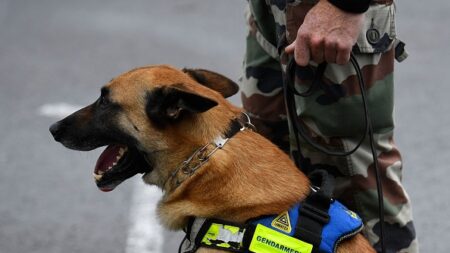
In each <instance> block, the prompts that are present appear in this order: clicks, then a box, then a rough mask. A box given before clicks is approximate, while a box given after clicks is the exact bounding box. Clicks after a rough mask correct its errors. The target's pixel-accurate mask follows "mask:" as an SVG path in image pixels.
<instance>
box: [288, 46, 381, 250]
mask: <svg viewBox="0 0 450 253" xmlns="http://www.w3.org/2000/svg"><path fill="white" fill-rule="evenodd" d="M350 62H351V63H352V65H353V68H354V69H355V71H356V76H357V78H358V83H359V88H360V91H361V99H362V104H363V110H364V122H365V127H364V134H363V135H362V136H361V138H360V140H359V141H358V143H357V144H356V145H355V147H354V148H352V149H351V150H350V151H336V150H330V149H328V148H326V147H324V146H322V145H320V144H318V143H317V142H315V141H314V140H313V139H312V138H311V137H310V136H309V134H307V132H306V131H305V129H304V127H303V126H302V125H301V124H300V122H299V121H298V120H297V119H296V117H297V113H296V106H295V95H297V96H301V97H308V96H311V95H312V93H313V92H314V91H315V89H317V88H321V87H323V86H324V85H326V84H324V83H323V82H322V77H323V74H324V72H325V69H326V67H327V64H326V63H321V64H319V66H318V67H317V70H316V74H315V75H314V79H313V81H312V83H311V85H310V86H309V87H308V89H307V90H306V91H304V92H299V91H297V89H296V88H295V70H296V67H297V64H296V62H295V59H294V57H291V59H290V61H289V63H288V65H287V69H286V75H285V77H284V82H283V86H284V87H283V88H284V97H285V101H286V107H287V111H288V116H289V119H290V122H291V125H292V128H293V130H294V135H295V141H296V145H297V150H298V155H297V156H294V159H295V160H296V163H297V165H302V164H305V161H306V159H305V157H304V156H303V154H302V152H301V148H300V139H299V135H300V136H301V137H302V138H303V139H304V140H305V141H306V142H307V143H308V144H310V145H311V146H312V147H314V148H315V149H317V150H319V151H321V152H323V153H325V154H327V155H331V156H348V155H351V154H353V153H354V152H355V151H356V150H357V149H358V148H359V147H360V146H361V144H362V143H363V141H364V140H365V138H366V136H367V135H369V142H370V148H371V151H372V157H373V162H374V170H375V177H376V184H377V195H378V216H379V219H380V242H381V252H382V253H385V252H386V249H385V243H384V234H385V233H384V232H385V228H384V202H383V188H382V185H381V176H380V172H379V167H378V159H377V154H376V151H375V142H374V136H373V135H374V133H373V126H372V122H371V119H370V115H369V110H368V103H367V95H366V89H365V86H366V85H365V82H364V78H363V75H362V73H361V68H360V66H359V64H358V61H357V60H356V58H355V56H354V55H353V53H352V54H351V55H350ZM300 167H301V166H300Z"/></svg>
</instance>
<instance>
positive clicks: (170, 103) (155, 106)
mask: <svg viewBox="0 0 450 253" xmlns="http://www.w3.org/2000/svg"><path fill="white" fill-rule="evenodd" d="M216 105H217V102H216V101H214V100H212V99H210V98H207V97H204V96H201V95H198V94H195V93H192V92H189V91H185V90H183V89H182V88H178V87H161V88H156V89H155V90H153V91H151V92H149V93H148V94H147V97H146V108H145V111H146V113H147V116H148V117H149V118H150V119H151V120H153V121H154V122H160V123H163V122H167V121H174V120H177V119H180V118H181V117H183V116H184V115H187V114H189V113H190V114H192V113H202V112H205V111H207V110H209V109H211V108H212V107H214V106H216Z"/></svg>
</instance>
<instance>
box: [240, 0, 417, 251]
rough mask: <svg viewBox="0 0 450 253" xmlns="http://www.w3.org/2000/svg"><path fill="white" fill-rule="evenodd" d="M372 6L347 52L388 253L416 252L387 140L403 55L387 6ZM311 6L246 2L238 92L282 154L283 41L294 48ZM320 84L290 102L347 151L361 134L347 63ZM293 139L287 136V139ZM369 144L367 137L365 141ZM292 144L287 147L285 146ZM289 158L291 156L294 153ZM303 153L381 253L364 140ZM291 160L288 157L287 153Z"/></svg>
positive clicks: (321, 137)
mask: <svg viewBox="0 0 450 253" xmlns="http://www.w3.org/2000/svg"><path fill="white" fill-rule="evenodd" d="M380 1H381V0H378V1H375V2H378V3H375V4H373V5H372V6H371V7H370V9H369V10H368V12H367V13H366V21H365V25H364V27H363V30H362V31H361V35H360V36H359V38H358V43H357V45H356V46H355V48H354V50H353V52H354V53H355V55H356V57H357V60H358V62H359V64H360V65H361V68H362V73H363V75H364V79H365V82H366V87H367V96H368V103H369V110H370V115H371V118H372V121H373V126H374V132H375V141H376V144H375V146H376V149H377V153H378V162H379V167H380V173H381V178H382V185H383V191H384V207H385V210H384V214H385V220H386V223H385V228H386V238H385V242H386V248H387V252H409V253H413V252H418V245H417V240H416V238H415V231H414V225H413V221H412V214H411V205H410V202H409V198H408V195H407V193H406V192H405V190H404V188H403V186H402V183H401V179H402V160H401V156H400V153H399V151H398V149H397V147H396V146H395V144H394V140H393V130H394V123H393V88H394V86H393V84H394V83H393V81H394V80H393V72H394V58H396V59H397V60H399V61H401V60H403V59H404V58H405V55H406V53H405V52H404V51H403V46H402V43H400V42H399V41H398V40H397V39H396V34H395V33H396V32H395V23H394V14H395V6H394V5H393V4H392V2H389V1H386V0H383V2H380ZM314 2H315V1H314V0H295V1H294V0H287V3H286V0H249V9H248V12H247V20H248V27H249V33H248V36H247V52H246V56H245V61H244V71H245V73H244V76H243V78H242V83H241V90H242V101H243V106H244V108H245V109H246V110H247V111H248V112H249V114H250V115H251V117H252V118H253V121H254V123H255V125H256V126H257V128H258V131H259V132H260V133H262V134H263V135H265V136H266V137H267V138H269V139H270V140H272V141H273V142H274V143H276V144H277V145H278V146H280V148H282V149H283V150H285V151H286V152H288V150H290V151H291V152H292V151H293V149H295V147H294V146H295V145H292V144H293V143H295V139H294V136H293V135H292V131H289V127H288V123H287V116H286V109H285V104H284V98H283V91H282V72H283V71H284V70H285V67H286V61H287V60H286V58H287V56H286V55H285V54H284V53H282V54H281V55H280V54H279V52H283V51H282V50H279V48H281V42H282V41H283V38H287V42H289V43H290V42H292V41H293V40H294V39H295V37H296V32H297V30H298V27H299V26H300V25H301V22H302V21H303V19H304V16H305V15H306V13H307V12H308V10H309V9H310V8H311V7H312V6H314ZM314 73H315V68H314V67H312V66H310V67H307V68H297V71H296V86H297V87H298V88H299V89H302V88H304V89H306V88H307V87H308V85H309V84H310V83H311V80H312V78H313V77H314ZM322 82H323V83H324V84H325V85H324V88H321V89H317V90H315V91H314V93H313V94H312V95H311V96H310V97H307V98H300V97H297V98H296V105H297V113H298V116H299V117H298V120H300V121H301V123H303V125H305V126H307V127H308V130H309V132H310V135H311V136H312V137H313V138H314V139H315V140H316V141H317V142H319V143H321V144H322V145H324V144H325V145H328V146H329V147H330V146H331V147H334V148H338V149H340V150H346V151H348V150H350V149H352V147H353V146H354V145H355V144H356V143H357V141H358V140H359V138H360V136H361V134H362V133H363V132H364V121H363V119H364V118H363V117H364V114H363V110H362V104H361V96H360V90H359V86H358V82H357V79H356V77H355V71H354V69H353V67H352V66H351V65H350V64H348V65H345V66H339V65H335V64H329V65H328V66H327V69H326V71H325V74H324V77H323V80H322ZM289 133H291V134H289ZM366 139H368V138H366ZM289 143H291V144H289ZM293 153H295V152H293ZM302 153H303V154H304V155H305V156H306V157H307V158H309V159H310V160H311V163H312V164H313V165H314V166H320V167H322V168H326V169H327V170H328V171H330V172H331V173H332V174H334V175H335V176H337V181H336V189H335V197H336V198H338V199H339V200H341V201H342V202H343V203H345V204H346V205H347V206H348V207H349V208H351V209H353V210H356V211H357V212H358V213H359V214H360V215H361V217H362V218H363V220H364V223H365V230H364V233H365V235H366V237H367V238H368V239H369V240H370V241H371V243H372V244H373V245H374V246H375V247H376V248H377V249H380V243H379V220H378V202H377V191H376V182H375V175H374V171H373V162H372V154H371V150H370V145H369V143H368V141H365V142H364V143H363V145H362V146H361V147H360V148H359V149H358V150H357V151H356V152H355V153H353V154H352V155H350V156H347V157H330V156H327V155H325V154H323V153H320V152H318V151H316V150H315V149H313V148H312V147H310V146H309V145H307V144H306V143H302ZM291 154H292V153H291Z"/></svg>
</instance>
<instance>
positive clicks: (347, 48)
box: [336, 42, 352, 65]
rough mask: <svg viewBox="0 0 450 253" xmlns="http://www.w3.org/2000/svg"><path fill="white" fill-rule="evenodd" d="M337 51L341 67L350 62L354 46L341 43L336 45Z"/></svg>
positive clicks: (338, 62) (337, 60)
mask: <svg viewBox="0 0 450 253" xmlns="http://www.w3.org/2000/svg"><path fill="white" fill-rule="evenodd" d="M336 49H337V55H336V63H337V64H340V65H344V64H347V63H348V62H349V61H350V52H351V51H352V45H350V44H348V43H343V42H340V43H338V44H337V45H336Z"/></svg>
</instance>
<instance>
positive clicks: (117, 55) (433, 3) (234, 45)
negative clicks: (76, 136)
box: [0, 0, 450, 253]
mask: <svg viewBox="0 0 450 253" xmlns="http://www.w3.org/2000/svg"><path fill="white" fill-rule="evenodd" d="M244 8H245V1H244V0H227V1H206V0H171V1H163V0H158V1H157V0H145V1H144V0H128V1H119V0H109V1H92V0H77V1H70V0H34V1H31V0H28V1H27V0H0V253H24V252H27V253H31V252H42V253H44V252H45V253H53V252H96V253H103V252H105V253H115V252H126V253H132V252H142V253H148V252H151V253H159V252H176V249H177V248H178V244H179V242H180V240H181V235H180V234H179V233H172V232H168V231H165V230H162V229H161V228H160V227H159V226H158V225H156V224H157V221H156V220H155V217H154V213H153V209H154V206H155V204H156V201H157V199H158V196H159V194H160V193H159V192H158V190H156V189H154V188H153V187H150V186H145V185H143V184H142V183H141V182H140V180H139V178H135V179H134V180H131V181H127V182H125V183H124V184H123V185H121V186H120V187H118V188H117V189H116V190H115V191H113V192H111V193H103V192H100V191H98V190H97V187H96V186H95V184H94V182H93V179H92V176H91V173H92V171H93V166H94V165H95V161H96V159H97V157H98V155H99V151H94V152H89V153H85V152H74V151H70V150H67V149H65V148H63V147H62V146H61V145H60V144H58V143H56V142H54V141H53V139H52V137H51V136H50V134H49V132H48V126H49V125H50V124H51V123H53V122H54V121H56V120H58V119H60V118H62V117H63V116H64V115H65V114H67V113H68V112H70V111H73V110H75V109H76V108H78V107H79V106H81V105H86V104H88V103H91V102H92V101H94V100H95V99H96V98H97V97H98V96H99V89H100V87H101V86H102V85H103V84H105V83H107V82H108V81H109V80H110V79H111V78H113V77H114V76H117V75H118V74H120V73H122V72H124V71H127V70H129V69H131V68H134V67H137V66H142V65H149V64H161V63H167V64H172V65H175V66H177V67H201V68H207V69H211V70H214V71H217V72H220V73H222V74H224V75H226V76H228V77H230V78H231V79H233V80H235V81H237V80H238V78H239V76H240V75H241V62H242V57H243V53H244V41H245V25H244V24H245V21H244V14H243V13H244ZM397 8H398V11H397V17H398V19H397V29H398V33H399V37H400V38H401V39H402V40H404V41H405V42H406V44H407V49H408V51H409V53H410V57H409V58H408V59H407V60H406V61H405V62H404V63H401V64H398V65H397V72H396V81H397V83H396V122H397V132H396V141H397V143H398V145H399V146H400V148H401V150H402V152H403V158H404V182H405V185H406V188H407V190H408V191H409V194H410V195H411V199H412V203H413V208H414V216H415V224H416V229H417V233H418V236H419V241H420V245H421V249H422V252H447V248H448V246H447V245H446V243H447V242H450V233H449V232H448V231H450V220H449V219H448V214H449V213H450V211H449V210H450V209H449V207H450V191H449V188H448V186H447V185H448V183H447V182H446V181H447V179H448V177H447V174H446V173H449V172H448V170H447V169H448V167H449V166H448V159H449V158H450V142H449V140H450V138H449V137H450V131H449V130H448V128H447V127H448V126H449V125H450V118H449V109H450V103H449V102H448V96H449V94H450V85H449V83H450V71H449V70H448V69H449V68H448V63H447V61H448V59H449V58H450V48H449V46H448V45H450V33H449V32H448V31H449V30H448V27H449V25H450V15H448V10H450V2H449V1H443V0H429V1H427V2H426V4H424V2H423V1H413V0H408V1H405V0H399V1H398V2H397ZM233 101H234V102H235V103H236V104H240V102H239V99H238V97H234V98H233ZM136 216H138V217H143V218H142V221H143V222H137V220H136V218H135V217H136ZM144 216H145V217H147V218H144Z"/></svg>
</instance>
